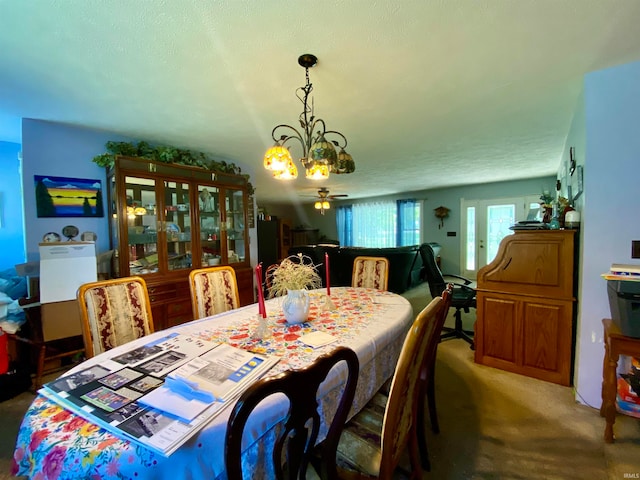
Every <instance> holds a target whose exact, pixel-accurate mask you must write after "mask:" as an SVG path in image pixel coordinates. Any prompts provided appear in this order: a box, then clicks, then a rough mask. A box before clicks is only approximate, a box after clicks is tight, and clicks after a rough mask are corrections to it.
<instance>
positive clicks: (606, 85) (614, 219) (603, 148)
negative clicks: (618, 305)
mask: <svg viewBox="0 0 640 480" xmlns="http://www.w3.org/2000/svg"><path fill="white" fill-rule="evenodd" d="M639 85H640V63H638V62H636V63H632V64H627V65H622V66H619V67H614V68H610V69H607V70H601V71H598V72H593V73H590V74H588V75H586V77H585V81H584V119H583V120H577V121H576V122H575V124H576V125H575V129H573V130H572V136H573V137H575V141H576V143H577V144H578V145H579V144H580V143H581V141H582V143H583V144H584V147H583V148H582V149H577V153H579V155H578V158H580V156H582V155H584V194H583V195H584V205H583V208H582V217H583V218H582V231H581V234H582V235H581V242H582V256H581V273H580V275H581V280H580V291H579V303H580V310H579V319H578V339H577V357H576V365H577V371H576V374H577V375H576V386H577V392H578V400H579V401H582V402H585V403H587V404H589V405H592V406H595V407H598V406H600V403H601V398H600V387H601V382H602V358H603V355H604V344H603V339H602V337H603V331H602V319H603V318H610V315H611V313H610V310H609V301H608V297H607V293H606V282H605V281H604V280H603V279H602V278H601V277H600V275H601V274H602V273H604V272H607V271H608V270H609V268H610V267H611V264H612V263H629V264H635V265H640V260H638V259H631V241H632V240H640V212H639V207H640V200H638V179H639V178H640V135H638V131H639V130H640V121H639V120H638V118H639V117H638V115H639V114H638V112H640V95H638V91H639V87H638V86H639ZM581 123H582V125H583V126H582V125H581ZM581 151H582V152H584V153H580V152H581Z"/></svg>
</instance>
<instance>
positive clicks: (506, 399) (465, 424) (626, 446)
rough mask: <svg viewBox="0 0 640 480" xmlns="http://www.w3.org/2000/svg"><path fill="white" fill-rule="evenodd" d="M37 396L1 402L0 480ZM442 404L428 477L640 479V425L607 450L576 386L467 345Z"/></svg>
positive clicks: (441, 387) (449, 368) (443, 347)
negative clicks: (477, 358) (486, 359)
mask: <svg viewBox="0 0 640 480" xmlns="http://www.w3.org/2000/svg"><path fill="white" fill-rule="evenodd" d="M404 296H405V297H406V298H407V299H408V300H409V301H410V302H411V304H412V306H413V308H414V312H415V313H417V312H418V311H419V310H420V309H421V308H423V307H424V306H425V305H426V303H427V302H428V301H429V300H430V297H429V294H428V290H427V288H426V286H425V285H423V286H420V287H417V288H415V289H412V290H410V291H408V292H406V293H405V294H404ZM474 320H475V315H474V314H473V312H472V313H470V314H469V315H467V316H465V319H464V321H465V328H469V329H472V327H473V322H474ZM447 325H451V326H452V325H453V319H452V317H451V316H450V318H449V319H448V320H447ZM594 375H600V372H594ZM53 378H55V376H50V377H48V378H46V379H45V381H50V380H52V379H53ZM33 398H34V395H33V394H32V393H30V392H25V393H22V394H20V395H18V396H17V397H15V398H13V399H11V400H7V401H4V402H1V403H0V421H1V422H2V428H1V429H0V480H7V479H10V478H13V477H11V476H10V475H9V473H8V472H9V468H10V464H11V457H12V455H13V450H14V447H15V439H16V436H17V432H18V429H19V427H20V421H21V419H22V416H23V415H24V412H25V411H26V409H27V408H28V406H29V405H30V403H31V401H32V400H33ZM436 401H437V407H438V418H439V421H440V430H441V431H440V433H439V434H433V433H432V432H431V430H430V429H429V425H427V426H426V428H427V440H428V446H429V457H430V460H431V465H432V468H431V472H429V473H426V474H425V475H424V478H425V479H437V480H447V479H452V480H458V479H459V480H463V479H486V480H490V479H509V480H518V479H522V480H525V479H526V480H538V479H539V480H543V479H544V480H552V479H558V480H565V479H574V478H575V479H589V480H591V479H594V480H600V479H601V480H620V479H625V478H640V420H638V419H636V418H632V417H629V416H625V415H618V417H617V419H616V424H615V432H616V443H614V444H611V445H608V444H605V443H604V441H603V432H604V425H605V422H604V419H603V418H602V417H600V415H599V411H598V410H597V409H595V408H591V407H588V406H585V405H581V404H578V403H577V402H576V401H575V398H574V393H573V390H572V388H570V387H562V386H560V385H555V384H552V383H548V382H543V381H540V380H536V379H533V378H528V377H524V376H521V375H516V374H512V373H509V372H505V371H502V370H497V369H494V368H490V367H485V366H483V365H477V364H475V363H474V362H473V351H472V350H471V349H470V348H469V345H468V344H467V343H466V342H464V341H463V340H447V341H445V342H443V343H441V344H440V346H439V347H438V357H437V362H436ZM176 473H177V475H176V478H180V476H179V472H176ZM398 478H402V477H400V476H399V477H398Z"/></svg>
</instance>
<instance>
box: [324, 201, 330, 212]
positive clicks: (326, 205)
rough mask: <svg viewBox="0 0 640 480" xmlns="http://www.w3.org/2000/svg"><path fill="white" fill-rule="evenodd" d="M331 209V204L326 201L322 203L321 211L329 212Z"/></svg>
mask: <svg viewBox="0 0 640 480" xmlns="http://www.w3.org/2000/svg"><path fill="white" fill-rule="evenodd" d="M330 208H331V204H330V203H329V202H328V201H326V200H325V201H324V202H322V209H323V210H329V209H330Z"/></svg>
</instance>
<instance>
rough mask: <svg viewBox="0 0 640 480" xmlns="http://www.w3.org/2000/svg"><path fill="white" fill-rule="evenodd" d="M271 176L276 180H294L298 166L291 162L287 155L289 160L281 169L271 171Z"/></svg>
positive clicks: (296, 176)
mask: <svg viewBox="0 0 640 480" xmlns="http://www.w3.org/2000/svg"><path fill="white" fill-rule="evenodd" d="M273 178H276V179H278V180H295V179H296V178H298V167H296V164H295V163H293V160H292V159H291V156H289V161H288V162H287V163H286V165H285V167H284V168H283V169H282V170H274V171H273Z"/></svg>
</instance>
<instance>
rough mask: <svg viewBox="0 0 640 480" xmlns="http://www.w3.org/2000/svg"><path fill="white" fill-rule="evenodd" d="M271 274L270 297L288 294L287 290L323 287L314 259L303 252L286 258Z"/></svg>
mask: <svg viewBox="0 0 640 480" xmlns="http://www.w3.org/2000/svg"><path fill="white" fill-rule="evenodd" d="M270 275H271V287H270V288H269V296H270V297H280V296H282V295H286V294H287V290H305V289H309V290H312V289H314V288H320V287H322V279H321V278H320V275H318V272H317V271H316V266H315V265H314V264H313V260H311V258H310V257H308V256H306V255H303V254H301V253H299V254H297V255H291V256H290V257H287V258H285V259H284V260H283V261H282V262H281V263H280V265H279V266H278V268H276V269H275V270H273V272H271V274H270Z"/></svg>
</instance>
